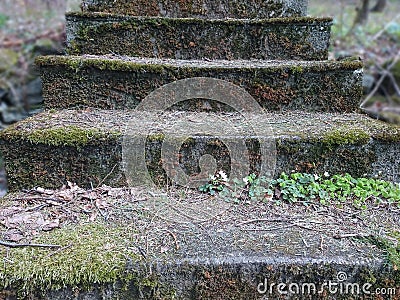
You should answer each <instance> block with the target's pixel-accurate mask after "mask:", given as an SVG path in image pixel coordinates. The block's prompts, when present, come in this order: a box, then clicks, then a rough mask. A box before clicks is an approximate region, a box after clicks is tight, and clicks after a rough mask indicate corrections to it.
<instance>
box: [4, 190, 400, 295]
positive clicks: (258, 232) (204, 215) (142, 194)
mask: <svg viewBox="0 0 400 300" xmlns="http://www.w3.org/2000/svg"><path fill="white" fill-rule="evenodd" d="M72 187H73V188H74V189H75V190H74V191H75V193H76V194H74V195H75V198H74V199H73V200H67V201H62V200H61V199H60V201H61V203H62V205H63V208H62V209H63V211H67V212H69V211H70V210H72V211H75V210H74V209H75V205H76V204H77V203H81V202H80V201H82V200H79V197H81V196H82V195H93V196H94V197H96V195H99V194H98V193H100V197H101V201H100V202H99V203H101V205H103V206H100V207H97V209H98V210H99V211H100V212H103V213H104V214H106V215H107V218H108V219H107V221H103V219H102V217H101V216H100V214H99V216H98V217H97V219H96V220H95V221H92V222H87V221H86V219H87V216H86V214H83V213H82V215H84V216H83V217H81V216H80V215H79V218H77V219H74V222H73V223H72V224H68V225H65V224H64V222H65V223H67V222H68V219H67V220H66V221H62V224H61V225H60V228H59V229H54V230H52V231H50V232H47V233H46V235H47V236H50V237H52V236H53V235H54V236H55V237H57V235H58V234H60V232H61V233H63V232H66V231H67V232H68V230H69V231H70V232H71V229H72V231H73V233H74V237H73V239H72V240H65V239H62V240H60V241H59V242H58V243H61V246H66V245H68V250H69V251H60V252H59V253H57V257H56V258H54V256H48V257H47V258H46V261H48V262H49V261H53V259H58V261H60V260H61V261H70V262H71V263H70V264H69V265H68V267H67V268H65V264H61V266H62V267H59V268H56V269H54V268H49V269H48V270H46V272H47V273H46V278H49V277H50V278H52V283H53V284H54V283H58V282H59V281H62V283H63V285H62V288H61V289H60V290H58V291H47V290H46V291H47V292H50V295H49V296H48V298H45V299H55V298H56V297H55V295H60V296H59V297H57V298H56V299H61V298H66V297H67V295H68V296H69V295H70V294H72V293H74V292H75V293H76V290H74V289H71V290H69V286H68V287H65V284H64V283H65V278H70V277H67V274H69V273H70V272H72V271H73V270H75V269H78V268H79V270H80V272H79V275H80V276H82V277H83V276H85V275H86V274H88V280H86V281H85V283H86V285H91V284H93V285H95V286H94V287H93V288H92V289H90V291H88V292H85V291H86V290H81V291H79V295H80V296H81V297H82V296H83V295H86V293H87V294H90V297H91V299H102V297H101V296H102V295H108V296H110V295H114V293H115V294H117V295H120V296H121V298H122V299H127V298H129V297H128V296H127V295H129V296H130V297H131V298H134V297H135V296H137V295H139V294H140V295H141V298H144V297H143V294H144V293H146V291H147V290H146V289H144V290H143V291H140V288H141V286H140V283H141V282H142V280H143V281H144V280H146V281H145V282H148V280H150V279H149V272H150V271H149V269H150V270H151V275H152V277H150V278H151V279H152V280H154V279H153V276H155V277H156V279H155V280H156V282H157V284H156V285H155V286H154V289H152V290H151V291H152V292H154V291H157V292H158V295H161V296H165V297H166V298H168V296H170V295H171V294H169V293H171V292H173V293H174V296H175V297H178V299H191V297H192V296H193V293H194V291H195V292H196V293H199V294H200V293H201V295H202V296H204V297H205V298H204V299H215V297H213V296H215V295H216V294H215V293H218V291H220V290H221V289H223V290H224V291H225V293H224V295H221V294H218V295H220V296H218V299H232V298H237V297H239V296H242V298H243V299H255V298H254V296H255V295H257V296H259V297H261V296H263V295H262V292H263V290H264V288H266V287H265V286H264V285H261V287H262V288H261V289H259V290H260V291H259V294H257V287H260V284H268V285H271V284H278V283H281V282H284V283H287V284H289V283H293V284H295V283H298V284H303V283H314V284H315V285H316V286H317V287H318V288H322V286H321V285H322V283H324V282H328V281H331V282H338V276H339V273H341V274H342V275H343V274H344V275H345V276H346V277H345V278H341V279H339V280H340V282H342V283H343V284H347V283H354V282H356V283H358V284H359V285H360V286H362V285H363V284H365V283H371V284H375V287H377V286H380V285H383V284H384V283H385V282H386V283H387V280H388V279H390V278H392V276H393V275H395V272H396V271H395V268H393V267H392V266H391V265H389V267H388V266H387V263H388V261H387V258H386V256H385V252H384V250H382V249H379V248H378V247H376V246H374V245H372V243H368V242H365V241H363V240H361V239H352V237H353V236H354V237H357V236H359V237H362V236H368V235H372V236H377V237H380V236H381V235H382V231H381V228H391V230H397V229H398V227H399V223H398V222H397V212H396V211H395V210H393V208H389V207H385V206H379V207H374V208H373V209H370V210H364V211H363V213H362V214H359V210H358V209H356V208H354V207H351V205H348V206H347V204H346V206H345V207H344V208H341V209H338V208H336V207H333V206H327V207H318V208H319V210H317V211H316V210H314V209H310V208H307V207H305V206H303V205H299V204H288V205H281V206H278V205H275V204H274V203H273V202H268V203H257V202H252V203H247V204H232V203H228V202H225V201H224V200H223V199H217V198H215V197H210V196H206V195H204V194H199V193H198V192H195V191H187V194H186V197H185V199H183V200H182V199H181V198H180V197H179V196H178V195H176V194H174V191H173V190H172V191H170V193H168V195H167V194H165V196H161V195H160V194H158V195H155V193H156V192H157V191H154V190H153V191H151V192H152V193H148V191H147V190H145V189H113V190H111V189H110V188H109V187H104V186H103V187H99V188H95V189H92V190H90V191H82V190H81V189H80V188H79V187H76V186H72ZM47 192H48V193H49V194H50V193H51V194H52V195H53V194H54V196H53V197H57V195H65V194H67V195H68V193H69V189H68V188H64V189H62V190H56V191H47ZM107 193H108V194H107ZM107 195H108V196H107ZM8 197H9V198H8V199H9V200H11V201H13V199H14V198H15V199H16V200H15V201H21V200H24V199H26V201H27V202H28V201H30V200H29V199H32V194H31V193H29V192H28V193H18V194H16V195H9V196H8ZM94 199H95V198H93V199H92V200H93V201H96V200H94ZM139 199H140V200H139ZM96 203H97V202H96ZM3 205H4V204H3ZM168 208H175V210H173V209H168ZM210 208H211V209H210ZM14 209H15V207H14ZM56 209H57V208H56ZM90 209H93V210H96V208H95V207H91V208H90ZM53 211H54V208H52V212H53ZM96 211H97V210H96ZM355 215H356V216H357V219H355V217H354V216H355ZM332 220H336V221H332ZM361 220H362V221H361ZM100 230H101V232H99V231H100ZM80 233H84V236H85V237H86V238H85V240H84V241H79V242H78V241H76V240H75V239H77V238H78V239H79V236H80ZM117 233H118V234H117ZM36 234H38V235H39V238H40V236H41V235H42V234H43V233H42V232H39V233H36ZM70 234H71V233H70ZM116 235H117V236H116ZM115 236H116V237H115ZM92 239H93V240H94V241H95V244H94V243H92ZM110 239H111V241H110ZM53 240H54V238H53ZM64 243H65V245H64ZM86 244H90V245H91V247H90V249H89V250H90V251H91V252H90V254H95V253H96V252H98V251H101V253H102V254H104V255H102V256H103V257H105V256H106V255H107V254H109V255H112V257H113V258H116V259H112V258H110V259H109V260H107V261H106V262H105V263H104V265H102V264H100V265H96V266H95V268H96V270H97V268H100V269H101V270H103V268H104V270H103V274H104V275H105V276H108V274H109V273H110V274H112V276H113V277H112V278H113V279H117V280H118V279H121V280H124V279H125V276H126V275H127V274H128V276H129V275H131V276H132V277H128V278H129V280H131V281H132V282H128V283H127V282H124V284H125V285H122V286H120V284H119V282H118V281H117V283H113V284H108V282H105V283H103V282H92V281H95V278H94V277H93V276H90V275H92V273H91V272H92V270H93V261H92V260H88V259H87V257H86V256H83V257H82V256H77V255H76V253H75V252H77V251H79V250H81V249H82V248H83V247H85V248H83V249H84V251H89V250H88V247H87V245H86ZM93 244H94V246H93ZM14 251H18V250H15V249H10V250H9V252H10V253H9V256H8V257H9V258H10V259H13V258H14V257H15V256H14ZM46 254H47V253H46ZM46 254H44V255H46ZM35 255H37V253H35V252H33V251H32V252H29V253H25V255H24V256H23V258H20V259H21V260H22V261H21V262H20V263H24V262H25V260H26V261H27V262H30V263H32V261H34V262H36V259H37V256H36V257H35ZM88 255H89V253H88ZM34 257H35V258H36V259H34ZM95 261H96V262H97V261H98V260H95ZM121 261H123V263H122V265H124V266H125V267H123V268H121V267H120V265H121ZM124 261H126V264H125V263H124ZM114 263H115V265H114ZM10 270H12V268H7V269H5V270H4V271H5V274H7V275H8V276H9V278H12V279H14V278H13V277H12V275H14V274H13V273H12V271H11V272H10ZM38 272H40V270H38ZM33 273H34V274H36V270H34V271H33ZM365 274H367V275H365ZM24 275H25V274H24ZM28 275H31V274H28ZM104 275H103V276H104ZM25 276H27V275H25ZM347 276H348V277H347ZM238 278H240V280H238ZM371 278H373V280H374V281H373V282H370V280H371ZM18 279H19V278H18ZM391 282H392V281H389V285H390V284H392V285H393V284H394V283H391ZM34 283H36V284H42V282H41V281H40V280H36V277H35V281H34ZM74 284H75V282H74ZM127 284H132V285H133V286H134V287H135V288H130V289H126V288H125V289H124V288H123V287H126V285H127ZM135 284H136V285H139V286H138V287H137V288H139V291H137V289H136V285H135ZM232 285H234V287H235V288H232ZM49 286H50V285H49ZM385 286H386V285H385ZM130 287H131V286H130ZM229 287H231V288H229ZM36 288H38V289H40V288H43V287H39V286H38V287H36ZM45 289H48V287H47V285H46V288H45ZM268 290H269V289H266V291H268ZM372 290H373V289H372V288H371V291H372ZM124 291H125V294H124ZM264 291H265V290H264ZM273 291H274V293H273V294H269V293H265V292H264V294H265V295H268V296H273V297H274V298H277V296H279V295H278V294H277V293H276V291H277V290H276V288H274V289H273ZM311 292H312V291H310V293H311ZM51 293H52V294H51ZM119 293H121V294H119ZM164 293H165V294H164ZM75 295H76V294H75ZM146 295H147V294H146ZM52 296H53V297H52ZM195 298H196V297H195ZM146 299H147V298H146ZM149 299H152V297H150V296H149ZM196 299H197V298H196Z"/></svg>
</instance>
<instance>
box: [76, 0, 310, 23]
mask: <svg viewBox="0 0 400 300" xmlns="http://www.w3.org/2000/svg"><path fill="white" fill-rule="evenodd" d="M307 2H308V1H307V0H274V1H261V0H245V1H243V0H240V1H239V0H230V1H227V0H197V1H177V0H151V1H149V0H139V1H126V0H83V1H82V5H81V7H82V10H83V11H86V12H106V13H114V14H120V15H133V16H160V17H171V18H207V19H224V18H235V19H255V18H258V19H264V18H281V17H294V16H297V17H299V16H305V15H306V13H307Z"/></svg>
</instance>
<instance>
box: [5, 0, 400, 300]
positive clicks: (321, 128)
mask: <svg viewBox="0 0 400 300" xmlns="http://www.w3.org/2000/svg"><path fill="white" fill-rule="evenodd" d="M306 7H307V1H306V0H275V1H261V0H247V1H236V0H235V1H225V0H217V1H211V0H198V1H178V0H174V1H173V0H157V1H156V0H151V1H142V0H141V1H126V0H84V1H83V3H82V9H83V11H82V12H73V13H68V14H67V16H66V19H67V42H68V53H69V55H66V56H43V57H39V58H38V59H37V61H36V63H37V65H38V66H39V68H40V70H41V76H42V82H43V93H44V99H45V106H46V110H45V112H43V113H41V114H38V115H36V116H34V117H31V118H29V119H26V120H24V121H21V122H19V123H17V124H15V125H14V126H10V127H9V128H7V129H6V130H4V131H2V132H1V144H0V148H1V151H2V153H3V156H4V159H5V166H6V171H7V176H8V185H9V188H10V190H11V191H18V190H23V189H30V188H33V187H37V186H41V187H44V188H58V187H60V186H61V185H63V184H65V183H66V181H72V182H75V183H77V184H78V185H80V186H84V187H87V188H90V187H96V186H99V185H102V184H107V185H111V186H115V187H121V186H122V187H123V186H127V185H128V184H129V185H139V184H143V183H148V182H152V183H155V184H162V185H165V184H171V183H172V184H174V183H175V184H181V185H190V186H196V184H197V185H198V184H199V183H200V182H204V180H206V178H207V176H208V175H209V174H213V173H214V172H215V171H217V170H225V171H226V172H227V173H228V174H230V175H231V177H233V174H234V175H237V176H238V177H240V176H245V175H246V174H248V173H249V172H257V173H264V172H266V173H267V174H268V175H270V176H276V175H278V174H280V173H281V172H283V171H285V172H291V170H297V171H307V172H318V173H323V172H325V171H326V172H329V173H331V174H333V173H345V172H348V173H350V174H352V175H354V176H363V175H364V176H374V175H376V174H381V176H382V177H383V178H384V179H388V180H393V181H399V180H400V167H399V166H400V161H399V160H400V127H398V126H395V125H391V124H387V123H384V122H381V121H377V120H373V119H370V118H369V117H367V116H365V115H362V114H360V113H359V110H358V104H359V101H360V98H361V95H362V87H361V83H362V62H361V61H358V60H355V61H354V60H342V61H328V60H327V59H328V47H329V38H330V27H331V25H332V20H331V19H329V18H311V17H306V16H305V14H306ZM180 100H185V101H180ZM165 144H168V145H167V146H165ZM168 151H170V152H168ZM240 151H242V152H240ZM236 152H239V153H236ZM210 156H212V157H214V158H210ZM204 161H206V163H204ZM236 170H239V171H238V172H236ZM143 173H145V174H143ZM199 175H201V176H200V177H199ZM196 176H197V177H199V178H200V180H198V181H194V182H195V183H194V184H193V181H191V179H190V178H192V177H193V178H197V177H196ZM189 182H191V183H190V184H189ZM233 233H234V234H237V235H240V233H239V231H238V230H236V231H233ZM233 233H232V232H230V234H233ZM293 234H294V233H293V232H290V233H289V232H283V233H282V236H283V237H285V238H287V239H288V240H290V239H291V238H292V237H293ZM218 238H219V239H220V240H221V241H222V244H224V245H225V246H226V245H232V247H231V248H230V247H225V246H224V247H222V248H221V247H220V246H221V245H216V246H215V249H214V248H213V247H214V246H212V245H211V246H209V247H210V248H209V249H203V250H199V251H197V250H196V249H202V248H204V245H205V243H206V242H205V240H206V239H205V238H204V237H201V238H199V239H198V240H197V242H194V241H193V240H190V239H189V240H190V241H191V242H190V244H189V242H188V244H187V245H186V248H185V247H182V248H181V250H179V251H177V253H176V254H173V255H172V256H171V257H169V258H168V261H167V264H166V265H165V264H163V263H165V262H160V261H158V262H157V259H156V260H155V261H156V262H154V261H152V263H156V266H158V267H156V269H155V270H154V272H155V274H156V275H157V276H158V278H159V280H160V282H162V284H163V285H164V284H165V285H167V286H169V290H168V291H163V290H160V291H158V292H159V293H161V295H159V296H160V297H159V298H160V299H172V298H173V297H172V296H171V291H172V290H174V291H175V292H174V293H175V294H174V295H175V296H176V297H177V298H184V299H186V298H190V297H192V298H199V299H200V298H201V299H207V298H210V297H211V298H214V299H228V298H229V299H258V298H261V297H262V296H263V295H262V294H260V293H257V291H256V288H257V280H258V279H260V280H261V279H262V278H266V277H268V276H272V277H273V278H275V279H276V280H278V279H279V278H292V279H293V280H303V281H304V282H307V280H313V281H315V280H317V281H318V282H321V280H322V281H323V280H325V279H328V277H329V276H332V274H336V273H337V272H338V271H340V270H342V271H343V270H344V271H346V272H348V273H352V274H353V275H354V278H356V279H357V278H359V279H360V278H361V279H363V278H364V277H363V276H364V275H363V274H364V273H365V272H370V273H371V274H374V275H376V277H377V278H378V279H379V280H382V282H384V281H385V278H387V277H390V276H391V275H390V272H389V273H388V271H387V270H386V269H384V267H383V265H382V264H383V260H382V259H381V258H379V257H381V256H382V253H380V252H379V251H378V252H377V250H376V249H375V250H371V251H372V252H371V253H370V252H368V253H367V252H364V253H361V256H360V257H359V259H357V262H355V263H354V264H353V263H352V262H350V261H349V259H350V257H352V255H353V254H352V253H350V254H346V255H343V253H341V252H340V245H339V244H340V243H336V244H335V245H336V246H335V247H336V248H335V251H333V252H332V253H330V255H329V257H322V258H319V256H318V255H313V254H311V253H308V254H305V256H304V257H302V259H299V258H297V257H296V256H295V255H291V254H285V253H283V254H282V253H281V252H279V251H275V252H274V251H272V252H269V251H266V250H265V249H263V246H262V242H261V241H259V242H254V244H252V245H251V250H250V248H249V249H247V248H246V247H245V248H246V249H242V248H240V247H239V246H237V245H233V244H231V243H234V241H231V240H230V239H227V238H226V236H225V237H224V236H223V235H220V236H219V237H218ZM252 238H253V239H254V240H257V239H259V238H260V237H259V236H258V235H257V234H255V235H254V236H252ZM224 241H225V242H224ZM206 248H207V247H206ZM256 248H257V249H259V250H254V249H256ZM260 249H261V250H260ZM307 251H308V250H307ZM368 251H369V250H368ZM217 253H218V255H217ZM186 254H187V255H186ZM277 257H279V258H277ZM371 257H376V258H373V259H372V260H371ZM159 263H160V264H161V265H162V266H161V265H159ZM142 271H143V270H142ZM135 272H136V271H135ZM138 272H139V271H138ZM139 273H140V272H139ZM200 273H201V274H203V275H204V274H213V275H212V276H214V278H217V277H218V278H217V281H215V282H214V285H215V286H210V287H209V289H208V288H207V286H203V287H202V288H201V293H204V295H203V296H202V295H201V293H200V292H199V293H200V294H196V295H195V294H193V292H191V291H193V289H194V287H196V286H198V284H199V282H202V283H204V282H203V281H204V280H205V281H207V280H209V279H210V278H207V276H206V275H204V276H200V277H199V276H197V275H198V274H200ZM193 274H197V275H196V276H194V275H193ZM319 274H322V275H319ZM215 276H216V277H215ZM319 276H322V277H323V278H322V279H321V278H320V277H319ZM386 276H387V277H386ZM229 278H230V279H232V278H235V280H239V281H240V283H241V284H240V285H239V287H240V288H239V289H238V290H236V291H234V293H233V292H232V290H231V291H230V293H227V294H226V295H225V296H224V295H220V296H218V297H216V296H215V294H212V293H215V292H216V291H215V289H216V288H217V286H218V285H221V286H223V287H226V286H227V285H229V284H228V283H227V282H228V281H229ZM238 278H239V279H238ZM364 279H365V278H364ZM379 280H378V281H379ZM205 284H206V283H205ZM110 288H111V287H110ZM111 289H112V288H111ZM210 289H211V290H212V293H211V292H210ZM207 291H208V292H207ZM139 292H140V290H139ZM139 292H138V294H135V293H133V294H135V295H139V296H140V293H139ZM164 292H165V293H164ZM231 292H232V293H233V294H232V293H231ZM96 293H97V292H96ZM163 293H164V294H163ZM133 294H131V295H130V296H129V297H134V296H132V295H133ZM96 295H97V296H93V299H103V298H101V297H105V296H104V293H103V294H102V292H101V287H100V288H99V290H98V294H96ZM210 295H211V296H210ZM212 295H214V296H212ZM249 295H251V296H249ZM141 296H143V295H141ZM153 296H154V295H153ZM49 297H50V298H51V297H53V299H55V298H54V297H55V296H54V295H53V296H49ZM60 297H61V296H60ZM232 297H233V298H232ZM149 298H151V297H150V296H149ZM154 298H157V297H155V296H154ZM60 299H61V298H60ZM82 299H83V298H82ZM85 299H86V298H85ZM91 299H92V298H91ZM132 299H133V298H132ZM327 299H328V298H327ZM337 299H339V298H337Z"/></svg>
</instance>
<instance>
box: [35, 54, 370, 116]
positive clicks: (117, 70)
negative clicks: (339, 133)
mask: <svg viewBox="0 0 400 300" xmlns="http://www.w3.org/2000/svg"><path fill="white" fill-rule="evenodd" d="M36 64H37V65H38V66H39V68H40V70H41V73H42V83H43V86H44V98H45V105H46V106H47V107H48V108H70V107H77V106H81V107H86V106H89V107H97V108H108V109H125V108H128V109H132V108H135V107H136V106H137V105H138V104H139V103H140V102H141V101H142V100H143V99H145V98H146V97H147V96H148V95H149V94H150V93H151V92H153V91H154V90H156V89H157V88H159V87H161V86H163V85H165V84H168V83H171V82H174V81H176V80H180V79H186V78H191V77H209V78H216V79H221V80H226V81H228V82H231V83H233V84H236V85H238V86H241V87H242V88H244V89H245V90H246V91H247V92H249V93H250V95H251V96H253V98H254V99H256V100H257V102H258V103H259V104H260V106H261V107H263V108H264V109H265V110H267V111H281V110H306V111H326V112H354V111H357V110H358V107H359V101H360V99H361V95H362V87H361V81H362V72H361V68H362V63H361V62H359V61H354V62H335V61H326V62H297V61H290V62H276V61H258V60H257V61H228V60H222V61H209V62H207V61H197V60H190V61H182V60H168V59H144V58H129V57H119V58H116V57H112V56H88V55H86V56H78V57H77V56H45V57H39V58H37V59H36ZM211 102H213V101H208V103H211ZM208 103H205V102H204V101H192V102H190V101H188V102H184V103H182V107H181V109H184V110H185V109H186V110H188V109H189V110H199V109H201V107H207V106H209V105H207V104H208ZM213 105H214V107H216V108H217V105H215V103H213V104H211V107H213ZM243 105H246V104H245V103H243Z"/></svg>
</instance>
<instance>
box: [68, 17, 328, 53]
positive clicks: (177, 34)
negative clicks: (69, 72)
mask: <svg viewBox="0 0 400 300" xmlns="http://www.w3.org/2000/svg"><path fill="white" fill-rule="evenodd" d="M66 20H67V25H66V26H67V28H66V30H67V43H68V52H69V53H70V54H97V55H101V54H110V53H115V54H118V55H127V56H140V57H156V58H174V59H205V58H207V59H230V60H233V59H282V60H287V59H296V60H325V59H327V58H328V47H329V39H330V30H331V25H332V19H331V18H312V17H299V18H277V19H263V20H244V19H229V20H205V19H192V18H190V19H188V18H180V19H179V18H178V19H175V18H161V17H133V16H120V15H110V14H99V13H75V12H73V13H68V14H67V15H66Z"/></svg>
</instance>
